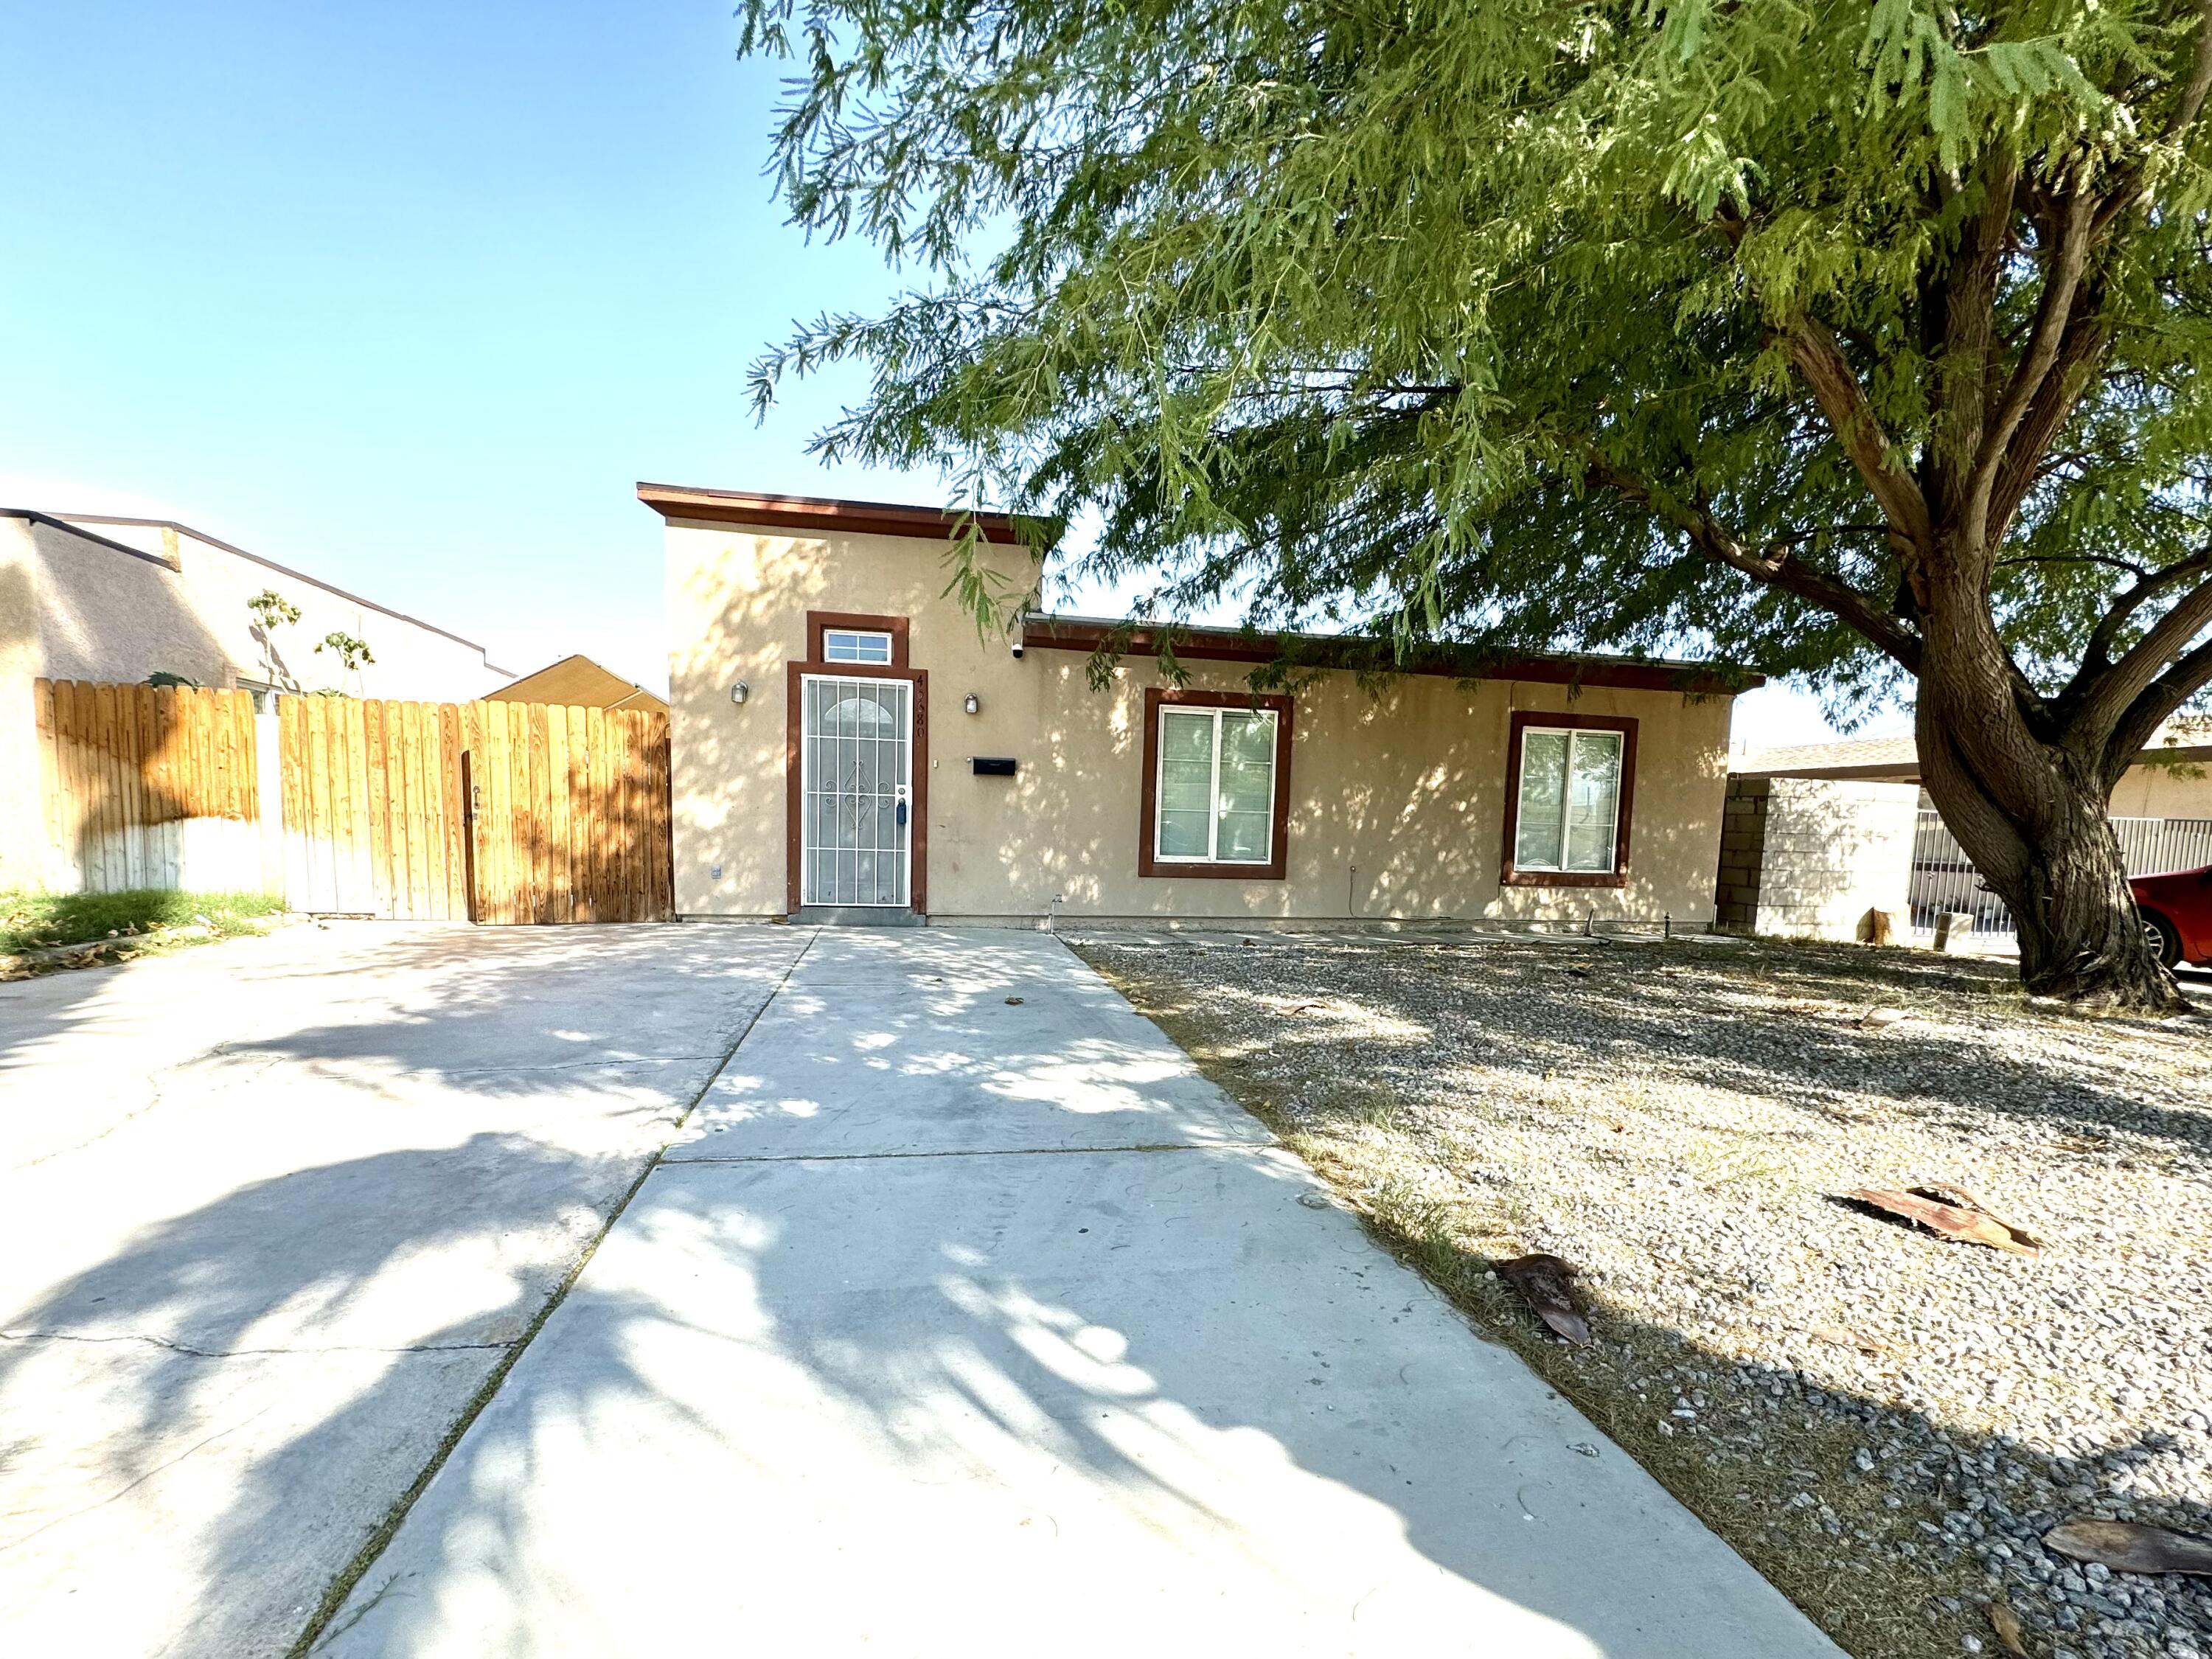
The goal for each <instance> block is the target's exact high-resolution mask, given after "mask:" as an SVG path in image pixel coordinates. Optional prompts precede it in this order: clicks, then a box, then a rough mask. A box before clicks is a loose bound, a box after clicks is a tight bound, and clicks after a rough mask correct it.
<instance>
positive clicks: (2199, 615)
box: [2069, 581, 2212, 733]
mask: <svg viewBox="0 0 2212 1659" xmlns="http://www.w3.org/2000/svg"><path fill="white" fill-rule="evenodd" d="M2208 628H2212V581H2208V582H2203V583H2200V584H2198V586H2196V587H2195V588H2193V589H2191V591H2190V592H2187V593H2185V594H2183V595H2182V596H2181V598H2180V599H2177V600H2176V601H2175V602H2174V605H2173V608H2172V610H2170V611H2167V612H2166V614H2165V615H2164V616H2163V617H2160V618H2159V619H2158V620H2157V621H2156V622H2154V623H2152V624H2151V625H2150V627H2149V628H2148V629H2146V630H2145V631H2144V633H2143V636H2142V638H2141V639H2139V640H2137V641H2136V642H2135V643H2134V644H2133V645H2131V646H2130V647H2128V649H2127V651H2126V652H2125V653H2124V654H2123V655H2122V656H2121V658H2120V659H2119V660H2118V662H2116V663H2114V664H2112V665H2111V666H2110V667H2108V668H2106V669H2103V670H2101V671H2099V672H2098V673H2097V674H2096V675H2095V676H2094V677H2093V678H2092V679H2091V680H2090V682H2089V683H2088V684H2087V687H2086V688H2085V689H2084V690H2083V693H2082V695H2081V696H2080V698H2079V699H2078V700H2076V701H2075V703H2074V708H2073V711H2072V714H2071V719H2070V721H2069V723H2070V724H2072V725H2073V726H2075V727H2076V728H2077V729H2078V730H2081V731H2084V732H2091V733H2093V732H2098V731H2100V730H2103V729H2106V728H2107V727H2112V728H2114V729H2116V728H2117V726H2118V724H2119V723H2120V722H2121V720H2123V718H2124V716H2125V715H2126V714H2128V713H2129V711H2130V708H2131V707H2132V706H2133V705H2134V704H2135V702H2136V701H2137V700H2138V699H2139V698H2140V697H2141V696H2142V694H2143V692H2144V691H2145V690H2147V689H2148V687H2150V686H2151V685H2152V684H2154V682H2155V681H2157V680H2159V679H2160V678H2162V677H2161V676H2160V673H2159V671H2160V669H2161V668H2164V667H2166V665H2167V664H2168V663H2170V662H2171V663H2174V664H2175V665H2176V666H2179V662H2181V661H2185V660H2187V654H2185V653H2188V654H2194V653H2191V652H2190V647H2191V645H2192V644H2193V643H2194V642H2195V641H2196V639H2197V635H2199V634H2202V633H2203V632H2204V630H2205V629H2208ZM2170 671H2171V670H2169V672H2170ZM2186 695H2187V694H2186V693H2184V696H2186ZM2177 706H2178V700H2177Z"/></svg>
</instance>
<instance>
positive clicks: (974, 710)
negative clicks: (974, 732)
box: [960, 691, 983, 714]
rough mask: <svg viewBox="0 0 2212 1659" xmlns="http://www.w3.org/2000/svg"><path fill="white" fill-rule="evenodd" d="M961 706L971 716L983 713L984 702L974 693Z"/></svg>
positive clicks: (971, 692)
mask: <svg viewBox="0 0 2212 1659" xmlns="http://www.w3.org/2000/svg"><path fill="white" fill-rule="evenodd" d="M960 706H961V707H962V708H964V709H966V710H967V711H968V712H969V714H981V713H982V712H983V700H982V698H981V697H979V696H976V695H975V693H974V692H973V691H970V692H969V694H968V695H967V696H966V697H965V698H964V699H963V700H962V702H961V704H960Z"/></svg>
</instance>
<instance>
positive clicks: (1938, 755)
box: [1915, 580, 2189, 1014]
mask: <svg viewBox="0 0 2212 1659" xmlns="http://www.w3.org/2000/svg"><path fill="white" fill-rule="evenodd" d="M1980 591H1981V590H1980V584H1979V582H1978V580H1976V581H1975V582H1974V583H1973V584H1972V588H1971V593H1972V602H1970V603H1963V604H1950V605H1937V606H1934V607H1931V609H1930V613H1929V616H1928V617H1926V618H1925V626H1926V629H1927V634H1926V638H1927V648H1926V650H1925V652H1924V653H1923V657H1922V659H1921V664H1920V676H1919V679H1920V684H1919V696H1918V697H1917V706H1916V710H1915V715H1916V718H1915V726H1916V737H1917V746H1918V748H1919V751H1920V777H1921V783H1922V786H1923V787H1924V788H1926V790H1927V791H1928V793H1929V798H1930V799H1933V800H1934V801H1935V803H1936V810H1937V811H1939V812H1941V813H1942V815H1943V822H1944V824H1945V825H1946V827H1948V829H1950V831H1951V833H1952V834H1953V835H1954V836H1957V837H1958V838H1959V845H1960V847H1961V848H1964V849H1965V851H1966V856H1967V857H1968V858H1970V859H1972V860H1973V862H1974V867H1975V869H1976V870H1978V872H1980V873H1981V878H1982V879H1983V880H1984V881H1985V882H1987V883H1988V884H1989V885H1990V888H1991V890H1994V891H1995V892H1996V894H1997V895H1998V896H2000V897H2002V899H2003V900H2004V902H2006V904H2008V906H2010V907H2011V909H2012V915H2013V924H2014V926H2015V928H2016V929H2017V931H2018V933H2019V938H2020V975H2021V980H2022V981H2024V982H2025V983H2026V985H2027V988H2028V990H2029V991H2030V993H2032V994H2034V995H2037V996H2051V997H2063V998H2064V999H2066V1000H2068V1001H2070V1002H2074V1003H2076V1004H2079V1005H2081V1006H2083V1007H2086V1008H2093V1009H2097V1010H2100V1011H2108V1012H2116V1013H2150V1014H2167V1013H2176V1012H2182V1011H2184V1010H2185V1009H2186V1008H2187V1007H2188V1006H2189V1005H2188V1002H2187V1000H2186V999H2185V998H2184V997H2183V996H2182V994H2181V987H2179V985H2178V984H2177V983H2176V982H2175V981H2174V977H2173V975H2172V973H2171V972H2169V971H2168V970H2167V969H2166V967H2165V966H2164V965H2163V964H2162V963H2160V961H2159V960H2158V958H2157V957H2156V956H2155V955H2154V954H2153V952H2152V951H2151V948H2150V945H2149V943H2148V941H2147V940H2146V939H2144V938H2143V931H2142V917H2141V916H2140V915H2138V914H2137V913H2136V902H2135V896H2134V895H2133V894H2132V893H2130V891H2129V890H2128V879H2127V866H2126V864H2125V861H2124V860H2123V859H2122V858H2121V856H2120V842H2119V836H2118V835H2117V834H2115V833H2114V831H2113V829H2112V817H2111V816H2110V811H2109V808H2110V804H2111V797H2112V781H2111V780H2109V779H2107V778H2106V777H2105V776H2104V775H2103V773H2102V764H2103V762H2102V757H2103V756H2104V753H2105V750H2106V737H2108V736H2109V734H2106V735H2105V736H2100V735H2099V734H2097V733H2093V732H2063V733H2058V734H2044V733H2039V732H2037V731H2035V730H2033V729H2031V727H2030V726H2029V723H2028V716H2027V712H2026V710H2025V709H2024V708H2023V706H2022V701H2021V688H2020V685H2019V683H2018V681H2017V677H2016V675H2015V672H2014V671H2013V670H2012V666H2011V659H2010V658H2009V657H2008V655H2007V654H2006V653H2005V651H2004V647H2003V646H2002V642H2001V641H1999V639H1998V637H1997V634H1996V629H1995V627H1994V626H1993V625H1992V624H1991V623H1990V620H1989V612H1988V609H1987V607H1986V605H1984V604H1983V603H1981V602H1980ZM1942 597H1943V598H1947V599H1956V598H1957V597H1958V596H1957V595H1955V594H1942Z"/></svg>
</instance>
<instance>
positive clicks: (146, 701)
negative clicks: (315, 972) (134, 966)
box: [32, 679, 264, 893]
mask: <svg viewBox="0 0 2212 1659" xmlns="http://www.w3.org/2000/svg"><path fill="white" fill-rule="evenodd" d="M32 701H33V708H34V710H35V718H36V720H37V728H38V742H39V757H40V772H41V774H42V777H41V780H40V784H41V788H40V796H41V799H42V801H43V803H44V805H45V809H46V844H47V854H46V880H47V881H48V882H49V883H51V884H52V885H54V886H55V887H58V888H59V889H61V890H63V891H64V892H82V893H118V892H122V891H125V890H127V889H132V888H141V887H160V888H171V889H175V888H187V889H191V890H197V891H199V892H210V893H219V892H259V891H260V890H262V888H263V886H264V867H263V856H262V825H261V811H262V802H261V799H260V791H259V787H258V778H257V769H256V766H255V752H256V751H255V744H254V717H253V700H252V698H251V697H250V696H247V695H246V693H245V692H243V691H208V690H200V689H199V688H197V687H195V686H151V685H113V684H92V683H90V682H86V681H77V680H46V679H40V680H37V681H35V682H33V685H32Z"/></svg>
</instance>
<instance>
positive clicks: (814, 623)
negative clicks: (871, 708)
mask: <svg viewBox="0 0 2212 1659" xmlns="http://www.w3.org/2000/svg"><path fill="white" fill-rule="evenodd" d="M833 628H850V629H859V630H860V631H861V632H863V633H867V634H888V635H890V636H891V659H890V666H891V667H893V668H904V667H905V666H906V618H905V617H871V616H867V615H866V614H864V613H862V612H860V611H808V612H807V613H806V660H807V661H808V663H810V664H815V663H819V662H821V661H822V660H823V659H824V658H825V657H826V656H827V655H828V654H829V653H827V652H826V651H825V650H824V649H823V644H822V635H823V634H824V633H826V632H827V631H828V630H829V629H833ZM832 666H835V667H839V668H881V667H883V666H884V665H883V664H882V663H878V662H866V663H849V662H848V663H837V664H833V665H832Z"/></svg>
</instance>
